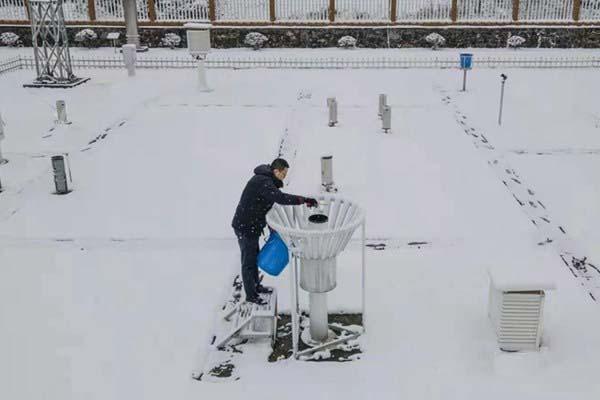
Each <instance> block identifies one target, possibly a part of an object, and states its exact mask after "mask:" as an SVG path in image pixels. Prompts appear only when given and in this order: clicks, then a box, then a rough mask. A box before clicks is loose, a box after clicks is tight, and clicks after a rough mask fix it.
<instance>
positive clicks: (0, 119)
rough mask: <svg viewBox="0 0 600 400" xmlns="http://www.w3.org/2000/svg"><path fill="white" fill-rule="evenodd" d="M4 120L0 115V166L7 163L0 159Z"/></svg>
mask: <svg viewBox="0 0 600 400" xmlns="http://www.w3.org/2000/svg"><path fill="white" fill-rule="evenodd" d="M4 126H6V124H5V123H4V120H2V114H0V165H2V164H6V163H7V162H8V160H7V159H5V158H3V157H2V141H3V140H4V137H5V136H4ZM0 191H2V185H0Z"/></svg>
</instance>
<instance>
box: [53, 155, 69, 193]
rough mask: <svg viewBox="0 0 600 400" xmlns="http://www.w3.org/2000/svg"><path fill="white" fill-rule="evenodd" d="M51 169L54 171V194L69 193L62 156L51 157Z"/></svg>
mask: <svg viewBox="0 0 600 400" xmlns="http://www.w3.org/2000/svg"><path fill="white" fill-rule="evenodd" d="M52 171H53V172H54V186H55V187H56V194H67V193H69V184H68V181H67V169H66V167H65V157H64V156H53V157H52Z"/></svg>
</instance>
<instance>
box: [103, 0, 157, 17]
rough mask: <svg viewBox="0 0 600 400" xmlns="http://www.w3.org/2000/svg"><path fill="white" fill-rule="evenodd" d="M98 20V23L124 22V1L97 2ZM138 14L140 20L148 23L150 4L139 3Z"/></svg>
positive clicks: (108, 0)
mask: <svg viewBox="0 0 600 400" xmlns="http://www.w3.org/2000/svg"><path fill="white" fill-rule="evenodd" d="M95 2H96V19H97V20H98V21H123V20H124V19H125V16H124V15H123V1H122V0H95ZM136 5H137V14H138V20H140V21H148V19H149V18H148V3H146V2H145V1H138V2H137V3H136Z"/></svg>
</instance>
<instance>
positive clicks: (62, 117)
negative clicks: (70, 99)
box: [56, 100, 69, 124]
mask: <svg viewBox="0 0 600 400" xmlns="http://www.w3.org/2000/svg"><path fill="white" fill-rule="evenodd" d="M56 121H57V122H58V123H59V124H68V123H69V120H68V119H67V104H66V103H65V101H64V100H58V101H57V102H56Z"/></svg>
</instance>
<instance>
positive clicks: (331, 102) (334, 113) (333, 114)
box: [327, 97, 338, 127]
mask: <svg viewBox="0 0 600 400" xmlns="http://www.w3.org/2000/svg"><path fill="white" fill-rule="evenodd" d="M327 108H328V109H329V126H330V127H334V126H335V125H336V124H337V123H338V105H337V100H336V99H335V97H329V98H328V99H327Z"/></svg>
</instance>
